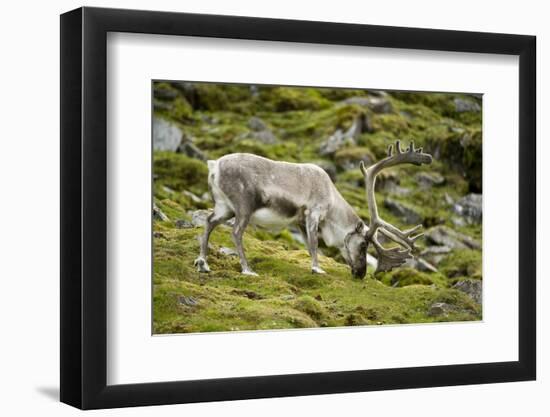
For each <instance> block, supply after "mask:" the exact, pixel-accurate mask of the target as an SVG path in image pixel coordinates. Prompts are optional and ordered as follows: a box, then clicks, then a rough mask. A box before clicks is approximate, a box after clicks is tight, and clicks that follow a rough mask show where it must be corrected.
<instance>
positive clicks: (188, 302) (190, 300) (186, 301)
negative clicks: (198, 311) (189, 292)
mask: <svg viewBox="0 0 550 417" xmlns="http://www.w3.org/2000/svg"><path fill="white" fill-rule="evenodd" d="M178 303H179V304H180V305H184V306H188V307H193V306H196V305H197V304H198V303H199V301H198V300H197V299H196V298H194V297H187V296H185V295H179V296H178Z"/></svg>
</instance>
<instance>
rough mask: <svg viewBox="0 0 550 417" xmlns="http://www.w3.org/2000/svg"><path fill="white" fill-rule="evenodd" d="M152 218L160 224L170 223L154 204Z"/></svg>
mask: <svg viewBox="0 0 550 417" xmlns="http://www.w3.org/2000/svg"><path fill="white" fill-rule="evenodd" d="M153 218H154V219H155V220H160V221H161V222H167V221H170V219H169V218H168V216H167V215H166V214H164V213H163V212H162V210H161V209H159V208H158V206H157V205H156V204H154V203H153Z"/></svg>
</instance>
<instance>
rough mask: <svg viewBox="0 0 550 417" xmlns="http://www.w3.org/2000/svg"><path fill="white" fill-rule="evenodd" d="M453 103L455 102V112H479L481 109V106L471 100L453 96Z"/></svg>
mask: <svg viewBox="0 0 550 417" xmlns="http://www.w3.org/2000/svg"><path fill="white" fill-rule="evenodd" d="M454 104H455V111H456V112H457V113H465V112H471V113H479V112H480V111H481V106H480V105H479V104H478V103H477V102H475V101H473V100H465V99H462V98H455V99H454Z"/></svg>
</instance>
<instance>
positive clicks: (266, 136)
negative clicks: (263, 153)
mask: <svg viewBox="0 0 550 417" xmlns="http://www.w3.org/2000/svg"><path fill="white" fill-rule="evenodd" d="M252 139H255V140H257V141H258V142H262V143H265V144H266V145H273V144H275V143H277V136H275V134H274V133H273V132H272V131H271V130H261V131H259V132H253V133H252Z"/></svg>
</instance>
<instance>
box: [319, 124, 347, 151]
mask: <svg viewBox="0 0 550 417" xmlns="http://www.w3.org/2000/svg"><path fill="white" fill-rule="evenodd" d="M346 144H351V145H355V140H354V139H353V137H349V136H346V134H345V133H344V132H343V131H342V130H340V129H337V130H336V131H335V132H334V133H333V134H332V135H330V136H329V137H328V139H327V140H326V141H324V142H323V143H322V144H321V146H320V147H319V154H320V155H321V156H329V155H334V153H336V151H337V150H338V149H340V148H342V147H343V146H344V145H346Z"/></svg>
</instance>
